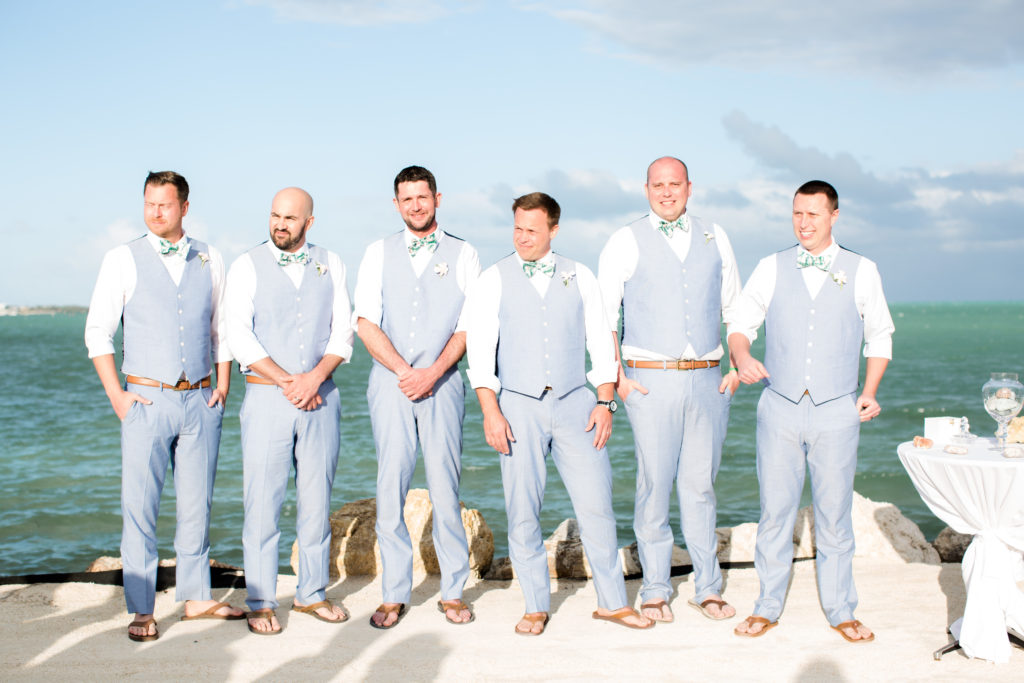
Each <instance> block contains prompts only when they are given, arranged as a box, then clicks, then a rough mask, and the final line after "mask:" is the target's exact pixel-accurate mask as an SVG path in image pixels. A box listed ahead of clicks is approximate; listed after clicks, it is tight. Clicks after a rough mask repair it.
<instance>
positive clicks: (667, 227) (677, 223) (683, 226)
mask: <svg viewBox="0 0 1024 683" xmlns="http://www.w3.org/2000/svg"><path fill="white" fill-rule="evenodd" d="M658 230H661V232H662V233H664V235H665V237H671V236H672V233H673V232H675V231H676V230H682V231H683V232H689V231H690V224H689V223H688V222H687V221H686V217H685V216H680V217H679V218H677V219H675V220H674V221H661V222H659V223H658Z"/></svg>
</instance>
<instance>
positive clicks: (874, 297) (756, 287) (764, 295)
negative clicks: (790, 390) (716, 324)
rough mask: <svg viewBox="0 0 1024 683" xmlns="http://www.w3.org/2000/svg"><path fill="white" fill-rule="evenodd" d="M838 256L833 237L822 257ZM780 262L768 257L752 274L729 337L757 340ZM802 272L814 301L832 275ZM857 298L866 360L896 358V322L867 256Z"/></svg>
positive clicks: (811, 270)
mask: <svg viewBox="0 0 1024 683" xmlns="http://www.w3.org/2000/svg"><path fill="white" fill-rule="evenodd" d="M803 251H804V249H803V247H798V248H797V253H800V252H803ZM838 253H839V244H838V243H836V241H835V238H834V237H833V239H832V244H830V245H829V246H828V248H827V249H825V251H823V252H822V253H821V255H823V256H825V258H826V259H827V260H828V263H831V262H832V260H833V259H834V258H835V257H836V254H838ZM776 261H777V257H776V255H775V254H772V255H771V256H766V257H765V258H763V259H761V261H760V263H758V264H757V267H756V268H754V272H753V273H751V274H750V279H749V280H747V284H746V286H745V287H744V288H743V296H741V297H740V302H739V305H738V306H737V309H736V315H735V317H734V319H733V321H732V322H731V323H730V324H729V327H728V333H729V334H733V333H734V332H741V333H743V334H745V335H746V336H747V338H748V339H750V341H751V342H753V341H754V340H755V339H757V330H758V328H759V327H761V323H763V322H764V317H765V313H766V312H767V310H768V306H769V304H771V302H772V295H773V294H774V293H775V276H776V273H777V264H776ZM800 273H801V275H803V280H804V284H805V285H806V286H807V292H808V293H809V294H810V295H811V298H814V297H816V296H817V295H818V292H820V291H821V286H822V285H823V284H825V280H826V279H827V278H828V277H830V275H829V273H827V272H825V271H824V270H821V269H820V268H816V267H814V266H808V267H806V268H801V269H800ZM853 299H854V302H855V304H856V306H857V312H858V313H860V317H861V319H862V320H863V321H864V357H865V358H888V359H892V334H893V332H895V331H896V327H895V326H894V325H893V323H892V315H890V313H889V306H888V304H886V301H885V293H884V292H883V291H882V278H881V276H879V274H878V267H877V266H876V265H875V263H874V261H871V260H870V259H866V258H864V257H863V256H861V257H860V265H858V266H857V273H856V277H855V278H854V288H853Z"/></svg>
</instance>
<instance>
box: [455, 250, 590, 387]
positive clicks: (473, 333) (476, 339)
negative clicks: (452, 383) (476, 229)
mask: <svg viewBox="0 0 1024 683" xmlns="http://www.w3.org/2000/svg"><path fill="white" fill-rule="evenodd" d="M500 303H501V276H500V275H499V274H498V269H497V267H496V266H491V267H490V268H488V269H487V270H485V271H484V272H483V273H481V275H480V277H479V278H478V279H477V281H476V284H475V285H474V286H473V287H471V288H470V289H469V291H467V292H466V302H465V304H464V306H463V309H462V316H461V319H460V320H459V329H462V330H465V332H466V359H467V361H468V367H467V368H466V377H467V379H469V385H470V386H471V387H473V388H474V389H481V388H485V389H491V390H492V391H494V393H496V394H497V393H498V392H499V391H501V382H499V381H498V376H497V375H496V374H495V370H496V366H497V353H498V329H499V322H498V308H499V305H500ZM606 334H607V333H606Z"/></svg>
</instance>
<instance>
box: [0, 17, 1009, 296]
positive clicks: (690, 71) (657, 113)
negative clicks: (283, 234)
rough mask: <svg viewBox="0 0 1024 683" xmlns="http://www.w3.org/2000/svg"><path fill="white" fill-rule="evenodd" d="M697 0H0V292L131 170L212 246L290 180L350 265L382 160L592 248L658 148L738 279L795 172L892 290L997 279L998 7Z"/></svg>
mask: <svg viewBox="0 0 1024 683" xmlns="http://www.w3.org/2000/svg"><path fill="white" fill-rule="evenodd" d="M707 5H708V3H698V2H665V1H664V0H662V1H660V2H653V1H650V0H632V1H630V2H620V1H611V0H605V1H601V0H594V1H591V2H584V1H573V2H561V1H551V2H544V3H532V2H488V3H484V2H473V1H465V2H458V1H453V2H448V1H436V2H430V1H429V0H428V1H418V2H417V1H407V0H391V1H389V2H376V3H373V2H355V1H351V0H335V1H329V0H251V1H248V2H246V1H243V0H226V1H221V2H216V1H213V2H176V3H166V4H165V5H163V6H162V7H161V6H158V5H156V4H155V3H134V2H123V3H118V2H90V3H80V2H50V1H47V0H41V1H38V2H31V3H28V2H25V3H20V2H19V3H16V2H11V1H9V0H0V86H2V93H3V95H2V100H0V102H2V106H0V197H2V198H3V200H4V201H3V206H4V207H5V209H6V210H7V213H6V214H5V216H4V220H3V221H2V223H0V226H2V228H0V229H2V230H3V235H4V238H5V240H4V241H5V251H6V252H7V256H8V258H7V264H6V267H5V268H3V269H2V271H0V302H5V303H10V304H48V303H59V304H86V303H88V299H89V294H90V292H91V290H92V286H93V283H94V281H95V277H96V271H97V270H98V268H99V263H100V260H101V258H102V254H103V252H104V251H106V250H107V249H109V248H111V247H113V246H115V245H116V244H118V243H121V242H123V241H126V240H127V239H130V238H131V237H133V236H136V235H139V234H141V233H142V232H143V231H144V230H145V225H144V223H143V221H142V181H143V179H144V177H145V175H146V172H147V171H149V170H164V169H174V170H177V171H179V172H181V173H183V174H184V175H185V176H186V177H187V178H188V180H189V182H190V184H191V185H192V196H191V209H190V212H189V215H188V217H187V218H186V222H185V227H186V230H187V231H188V232H190V233H191V234H193V235H195V236H197V237H200V238H203V239H206V240H208V241H210V242H211V243H213V244H214V245H216V246H217V247H219V248H220V249H221V250H222V251H223V252H224V253H225V255H226V257H227V258H228V260H229V261H230V260H232V259H233V258H234V257H235V256H237V255H238V254H239V253H241V252H242V251H243V250H244V249H246V248H248V247H249V246H251V245H253V244H255V243H257V242H259V241H262V240H263V239H265V238H266V236H267V215H268V212H269V208H270V201H271V198H272V196H273V194H274V192H275V191H277V190H278V189H280V188H282V187H285V186H288V185H299V186H301V187H304V188H306V189H307V190H309V191H310V192H311V194H312V195H313V197H314V199H315V201H316V211H315V213H316V216H317V222H316V225H315V226H314V228H313V230H312V231H311V232H310V239H311V240H312V241H314V242H318V243H320V244H322V245H324V246H327V247H328V248H331V249H334V250H335V251H338V252H339V253H340V254H341V256H342V258H343V259H344V260H345V262H346V263H347V264H348V266H349V270H350V282H351V280H352V279H353V278H354V273H355V270H356V268H357V267H358V263H359V260H360V259H361V257H362V253H363V250H364V248H365V246H366V245H367V244H368V243H369V242H371V241H372V240H374V239H377V238H379V237H382V236H384V235H386V234H388V233H390V232H392V231H394V230H397V229H399V228H400V227H401V222H400V220H399V218H398V215H397V213H396V212H395V211H394V209H393V207H392V204H391V196H392V191H391V183H392V180H393V178H394V176H395V174H396V173H397V172H398V170H400V169H401V168H402V167H404V166H406V165H409V164H414V163H415V164H421V165H424V166H427V167H428V168H430V169H431V170H432V171H434V173H435V174H436V176H437V178H438V183H439V189H440V190H441V192H442V193H443V201H442V205H441V207H440V210H439V212H438V217H439V220H440V222H441V225H442V226H443V227H444V228H446V229H448V230H449V231H451V232H454V233H455V234H458V235H460V236H462V237H465V238H466V239H468V240H469V241H470V242H472V243H473V244H475V245H476V246H477V248H478V250H479V251H480V253H481V260H482V261H483V263H484V265H487V264H489V263H491V262H493V261H494V260H496V259H497V258H499V257H501V256H503V255H504V254H506V253H508V252H509V251H511V212H510V209H509V207H510V204H511V201H512V199H513V198H514V197H515V196H516V195H518V194H522V193H524V192H529V191H533V190H543V191H546V192H548V193H550V194H551V195H553V196H554V197H555V198H556V199H558V200H559V202H560V203H561V204H562V207H563V214H562V216H563V218H562V229H561V231H560V232H559V235H558V237H557V238H556V241H555V248H556V249H557V250H558V251H560V252H561V253H563V254H566V255H568V256H571V257H574V258H577V259H579V260H581V261H583V262H584V263H587V264H588V265H590V266H591V267H593V268H596V265H597V255H598V253H599V251H600V248H601V246H603V244H604V242H605V240H606V239H607V237H608V235H610V234H611V232H613V231H614V230H615V229H616V228H618V227H619V226H621V225H623V224H625V223H626V222H628V221H629V220H632V219H633V218H636V217H638V216H640V215H642V214H644V213H645V212H646V209H647V205H646V202H645V200H644V198H643V195H642V184H643V181H644V170H645V168H646V166H647V164H648V163H649V162H650V161H651V160H653V159H654V158H656V157H658V156H661V155H666V154H668V155H674V156H679V157H681V158H682V159H684V160H685V161H686V162H687V163H688V164H689V166H690V175H691V180H692V181H693V182H694V196H693V198H692V199H691V201H690V211H691V212H692V213H694V214H696V215H698V216H702V217H704V218H708V219H712V220H714V221H716V222H718V223H719V224H721V225H722V226H723V227H724V228H725V229H726V231H727V232H728V234H729V236H730V237H731V238H732V241H733V244H734V247H735V250H736V254H737V258H738V260H739V264H740V269H741V273H742V276H743V278H744V280H745V279H746V277H747V276H748V275H749V274H750V271H751V270H752V269H753V267H754V265H755V264H756V263H757V260H758V259H759V258H760V257H762V256H764V255H766V254H768V253H770V252H772V251H775V250H777V249H781V248H784V247H787V246H789V245H791V244H793V242H794V241H795V240H794V239H793V235H792V228H791V224H790V219H789V214H790V209H791V197H792V193H793V191H794V190H795V188H796V187H797V186H798V185H800V184H801V183H802V182H804V181H806V180H809V179H811V178H822V179H825V180H829V181H831V182H832V183H833V184H834V185H836V187H837V188H838V190H839V194H840V211H841V215H840V218H839V222H838V223H837V226H836V229H835V234H836V236H837V238H838V239H839V241H840V243H842V244H844V245H845V246H847V247H849V248H851V249H854V250H856V251H859V252H861V253H863V254H865V255H866V256H869V257H870V258H872V259H874V260H875V261H876V262H877V263H878V264H879V269H880V271H881V273H882V277H883V282H884V283H885V286H886V291H887V294H888V297H889V299H890V301H894V302H899V301H932V300H935V301H954V300H992V299H1017V298H1019V293H1018V292H1019V291H1020V286H1019V281H1018V279H1017V278H1015V277H1013V274H1014V273H1019V272H1020V270H1021V263H1022V261H1024V124H1022V121H1024V116H1022V114H1024V106H1022V105H1024V68H1022V64H1024V40H1022V39H1021V35H1022V34H1024V3H1019V2H1013V1H1012V0H1006V1H996V0H979V1H976V2H972V3H965V2H962V1H959V0H934V1H932V2H927V3H925V2H920V0H861V1H859V2H846V1H839V2H833V3H827V4H820V3H819V5H818V6H813V7H811V8H808V5H807V3H803V2H794V1H792V0H777V1H776V2H772V3H762V2H739V1H734V0H720V1H719V2H717V3H715V4H714V6H713V7H712V8H710V9H709V8H708V6H707ZM26 244H31V245H33V246H32V247H31V248H30V250H29V253H30V254H31V255H26V254H25V252H24V251H23V250H22V248H23V247H24V246H25V245H26Z"/></svg>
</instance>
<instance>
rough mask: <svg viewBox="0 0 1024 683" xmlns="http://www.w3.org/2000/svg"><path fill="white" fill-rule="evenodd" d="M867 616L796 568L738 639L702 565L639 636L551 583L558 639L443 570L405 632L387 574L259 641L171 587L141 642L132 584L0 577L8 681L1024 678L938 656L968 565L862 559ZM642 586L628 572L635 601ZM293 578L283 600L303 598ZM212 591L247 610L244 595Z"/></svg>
mask: <svg viewBox="0 0 1024 683" xmlns="http://www.w3.org/2000/svg"><path fill="white" fill-rule="evenodd" d="M854 571H855V575H856V579H857V588H858V592H859V594H860V608H859V609H858V611H857V616H858V618H860V619H861V620H862V621H863V622H864V623H866V624H867V625H869V626H870V627H871V628H872V629H874V630H875V631H876V633H877V637H876V640H875V642H874V643H867V644H860V645H852V644H849V643H846V642H845V641H844V640H842V638H840V636H839V635H838V634H837V633H835V632H834V631H832V630H831V629H829V628H828V624H827V622H826V621H825V617H824V615H823V614H822V612H821V608H820V607H819V605H818V599H817V591H816V589H815V584H814V564H813V563H812V562H802V563H797V564H796V565H795V567H794V578H793V583H792V586H791V590H790V594H789V598H788V602H787V605H786V611H785V613H784V614H783V615H782V618H781V620H780V622H779V626H778V628H776V629H774V630H773V631H771V632H770V633H768V634H766V635H765V636H764V637H762V638H758V639H747V638H738V637H736V636H734V635H733V634H732V629H733V627H734V626H735V625H736V623H737V622H738V621H739V617H737V618H734V619H730V620H727V621H722V622H713V621H710V620H708V619H705V618H704V617H702V616H701V615H700V614H699V613H698V612H696V611H695V610H693V609H691V608H689V607H688V606H687V605H686V599H687V598H689V597H690V596H692V594H693V586H692V583H691V582H692V576H685V577H680V578H678V579H674V581H675V583H676V584H677V589H678V594H677V596H676V597H675V599H674V602H673V606H674V608H675V611H676V621H675V622H674V623H672V624H659V625H658V626H656V627H655V628H653V629H650V630H647V631H634V630H629V629H625V628H622V627H620V626H616V625H614V624H609V623H605V622H600V621H595V620H593V619H592V618H591V612H592V611H593V610H594V609H595V607H596V596H595V593H594V589H593V586H592V585H591V584H589V583H586V582H579V581H564V580H562V581H555V582H553V596H552V618H551V623H550V624H549V625H548V629H547V631H546V632H545V633H544V635H542V636H540V637H537V638H528V637H522V636H517V635H515V634H514V633H513V626H514V625H515V623H516V621H517V620H518V617H519V616H520V615H521V614H522V611H523V603H522V598H521V594H520V592H519V587H518V584H516V583H515V582H512V583H506V582H489V581H472V580H471V582H470V584H469V585H468V586H467V588H466V592H465V598H466V600H467V601H468V602H470V603H472V605H473V607H474V609H475V611H476V617H477V618H476V621H475V622H474V623H472V624H468V625H465V626H453V625H449V624H447V623H446V622H445V621H444V618H443V616H442V615H441V614H439V613H438V612H437V609H436V607H435V603H436V601H437V600H438V598H439V582H438V579H437V577H426V578H418V579H417V581H418V583H417V585H416V587H415V589H414V592H413V598H412V604H411V611H410V612H409V614H408V615H407V616H406V617H405V619H404V620H403V621H402V622H401V623H400V624H399V625H398V626H397V627H396V628H394V629H391V630H389V631H379V630H376V629H373V628H371V627H370V626H369V624H368V623H367V620H368V618H369V616H370V614H371V613H372V612H373V609H374V607H376V605H377V604H378V603H379V602H380V579H379V578H377V579H374V580H369V579H363V578H348V579H345V580H343V581H340V582H338V583H336V584H334V585H332V586H331V587H330V588H329V589H328V597H330V598H331V599H333V600H335V601H338V602H341V604H342V605H344V607H345V608H346V609H347V610H348V611H349V612H350V613H351V615H352V616H351V619H350V620H349V621H348V622H347V623H345V624H342V625H340V626H334V625H331V624H325V623H322V622H320V621H317V620H316V619H313V618H312V617H309V616H306V615H302V614H295V613H292V612H289V611H288V610H287V608H286V607H285V608H279V609H278V615H279V618H280V619H281V620H282V623H283V625H284V631H283V633H282V634H281V635H279V636H273V637H266V636H262V637H261V636H256V635H252V634H250V633H249V632H248V630H247V629H246V626H245V622H244V621H237V622H221V621H195V622H181V621H179V618H180V616H181V605H180V604H177V603H175V602H174V595H173V589H172V590H170V591H166V592H160V593H158V594H157V603H156V616H157V620H158V621H159V624H160V631H161V634H162V635H161V638H160V639H159V640H158V641H155V642H151V643H141V644H140V643H134V642H131V641H129V640H128V638H127V636H126V628H125V627H126V625H127V623H128V621H129V619H128V616H127V615H126V614H125V612H124V601H123V595H122V590H121V588H120V587H117V586H101V585H94V584H85V583H66V584H52V583H51V584H36V585H9V586H0V610H2V611H0V614H2V615H3V618H2V620H0V661H2V662H3V663H4V672H3V674H2V678H3V679H4V680H42V679H50V680H114V679H138V680H141V679H150V680H181V681H184V680H199V679H201V680H217V681H251V680H266V681H278V680H287V679H293V680H345V681H351V680H369V679H371V678H372V679H374V680H378V681H392V680H396V681H397V680H411V681H429V680H480V681H482V680H488V681H494V680H511V681H515V680H554V679H563V680H564V679H570V680H606V679H625V680H640V679H649V680H650V679H654V680H709V681H710V680H716V679H723V680H729V681H736V680H740V681H747V680H770V681H805V680H851V681H852V680H911V679H923V678H925V677H928V678H930V679H933V680H951V681H952V680H957V681H962V680H981V679H984V680H987V681H999V680H1007V681H1009V680H1017V681H1019V680H1021V677H1022V673H1021V672H1022V671H1024V649H1020V648H1016V647H1015V648H1013V652H1012V655H1011V659H1010V662H1009V663H1008V664H1002V665H994V664H991V663H989V662H985V661H982V660H971V659H968V658H966V657H965V656H964V655H963V654H962V651H958V652H954V653H951V654H948V655H946V656H945V657H944V658H943V659H942V661H934V660H933V658H932V651H933V650H935V649H937V648H938V647H940V646H941V645H943V644H945V643H946V642H948V637H947V635H946V626H947V624H948V623H949V622H951V621H953V619H955V618H956V617H958V616H960V614H961V612H962V610H963V602H964V586H963V580H962V579H961V576H960V565H958V564H944V565H940V566H935V565H925V564H900V563H896V564H890V563H880V562H879V561H877V560H860V559H858V560H856V561H855V564H854ZM639 585H640V584H639V581H629V582H627V591H628V593H629V597H630V598H631V599H635V598H636V595H637V591H638V590H639ZM294 590H295V577H294V576H282V577H281V579H280V581H279V592H278V597H279V600H280V602H281V604H282V605H283V606H287V607H290V605H291V599H292V596H293V594H294ZM757 590H758V585H757V576H756V574H755V572H754V570H753V569H731V570H727V571H726V590H725V595H726V598H727V599H728V600H729V601H730V602H731V603H732V604H734V605H735V606H736V608H737V610H738V611H739V613H740V617H742V616H746V615H747V614H748V613H749V611H750V609H751V607H752V605H753V601H754V599H755V598H756V596H757ZM214 596H215V597H217V598H218V599H222V600H228V601H230V602H232V603H234V604H235V605H240V606H242V605H243V601H244V598H245V591H244V589H243V590H237V589H225V590H215V591H214Z"/></svg>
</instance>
